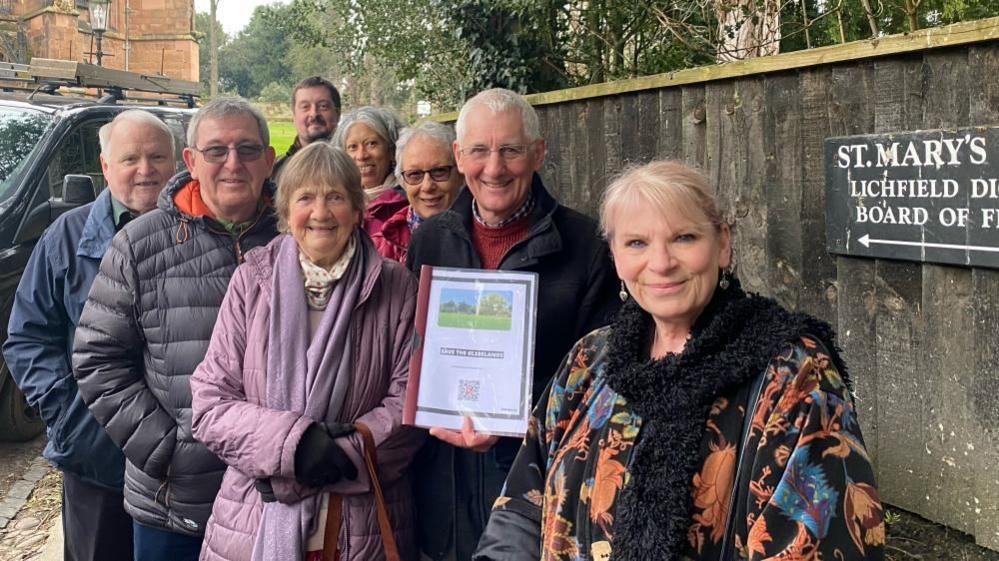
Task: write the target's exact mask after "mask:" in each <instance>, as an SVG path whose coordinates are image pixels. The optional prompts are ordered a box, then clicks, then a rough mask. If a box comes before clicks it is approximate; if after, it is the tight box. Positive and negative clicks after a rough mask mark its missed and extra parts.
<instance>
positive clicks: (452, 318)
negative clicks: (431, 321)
mask: <svg viewBox="0 0 999 561" xmlns="http://www.w3.org/2000/svg"><path fill="white" fill-rule="evenodd" d="M511 323H512V322H511V320H510V318H509V317H503V316H479V315H475V314H461V313H457V312H441V315H440V316H439V317H438V318H437V325H439V326H441V327H457V328H459V329H491V330H494V331H510V325H511Z"/></svg>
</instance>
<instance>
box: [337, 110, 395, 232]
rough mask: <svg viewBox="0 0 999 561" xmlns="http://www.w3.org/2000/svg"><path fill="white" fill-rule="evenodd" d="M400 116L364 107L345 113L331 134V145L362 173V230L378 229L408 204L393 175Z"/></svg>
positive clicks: (389, 111)
mask: <svg viewBox="0 0 999 561" xmlns="http://www.w3.org/2000/svg"><path fill="white" fill-rule="evenodd" d="M402 128H403V122H402V119H400V118H399V116H398V115H396V114H395V112H394V111H392V110H391V109H388V108H385V107H374V106H370V105H367V106H364V107H358V108H356V109H352V110H350V111H348V112H347V113H345V114H344V116H343V117H342V118H341V119H340V124H339V125H337V128H336V133H335V134H334V135H333V141H332V142H333V145H334V146H337V147H339V148H340V149H341V150H343V151H344V152H346V153H347V154H348V155H349V156H350V157H351V159H352V160H354V163H355V164H357V169H358V170H359V171H360V172H361V187H363V188H364V194H365V197H366V198H367V207H366V210H365V212H364V225H363V226H364V231H366V232H367V233H368V235H372V234H374V233H375V232H379V231H381V229H382V225H383V224H384V223H385V221H386V220H388V219H389V218H391V217H392V215H394V214H395V213H396V212H398V211H399V210H400V209H402V208H405V207H406V205H408V204H409V201H408V200H407V199H406V192H405V191H404V190H403V189H402V187H400V186H399V183H398V182H397V181H396V177H395V175H394V174H393V171H394V170H395V167H396V163H395V152H396V149H395V147H396V141H397V140H398V139H399V131H401V130H402Z"/></svg>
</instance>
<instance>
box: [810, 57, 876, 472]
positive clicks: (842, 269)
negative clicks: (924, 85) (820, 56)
mask: <svg viewBox="0 0 999 561" xmlns="http://www.w3.org/2000/svg"><path fill="white" fill-rule="evenodd" d="M872 82H873V67H871V66H870V65H862V66H840V67H833V68H832V69H831V70H830V71H829V75H828V101H829V105H828V109H827V114H828V126H827V128H826V130H827V131H828V134H829V135H830V136H842V135H848V134H857V132H858V131H869V130H871V129H872V128H873V127H874V107H873V106H872V105H870V104H868V103H865V102H864V100H865V99H868V97H869V96H870V95H872V91H873V84H872ZM813 95H814V94H813ZM816 140H817V139H816ZM813 150H816V152H815V156H814V157H815V158H821V157H822V156H821V154H822V153H823V152H822V149H821V148H813ZM813 166H814V164H813ZM824 170H825V164H824V163H823V164H822V166H821V171H818V172H814V171H813V172H812V173H813V174H815V173H818V175H812V176H811V178H810V180H811V181H813V182H819V179H818V177H822V176H823V174H824V173H825V172H824ZM822 183H824V182H822ZM822 191H823V193H824V192H825V186H824V185H823V186H822ZM823 198H824V197H823ZM820 212H821V220H822V227H823V229H822V238H821V239H824V238H825V207H824V206H823V207H822V209H821V211H820ZM811 250H812V251H824V250H825V247H824V246H823V247H822V248H818V247H816V244H814V242H813V245H812V246H811ZM836 270H837V276H836V284H837V286H838V303H839V308H838V311H837V317H838V322H837V323H838V325H839V327H840V329H839V337H840V345H842V347H843V352H844V358H845V359H846V361H847V364H848V365H851V369H852V370H853V373H854V376H853V377H854V380H855V381H854V388H855V391H856V400H857V408H858V410H859V411H858V418H859V419H860V422H861V426H862V427H863V429H864V431H865V436H866V439H865V440H866V443H867V447H868V451H869V453H870V454H871V457H872V458H873V459H874V460H875V468H877V467H878V466H880V456H881V453H880V452H881V440H880V438H879V436H880V435H881V434H882V433H883V431H882V430H881V426H880V419H881V409H882V408H881V396H880V393H879V392H878V377H877V376H875V375H871V373H870V368H871V367H872V366H874V365H875V364H876V362H877V321H876V320H877V306H876V302H877V294H876V293H877V291H876V289H875V282H874V261H871V260H869V259H853V258H849V257H840V258H838V259H836ZM878 475H879V478H880V472H878Z"/></svg>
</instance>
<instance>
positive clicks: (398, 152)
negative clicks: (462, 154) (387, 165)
mask: <svg viewBox="0 0 999 561" xmlns="http://www.w3.org/2000/svg"><path fill="white" fill-rule="evenodd" d="M414 138H426V139H429V140H433V141H435V142H437V143H438V144H440V145H442V146H443V147H444V149H445V152H447V154H448V156H449V158H450V160H451V164H454V151H453V150H451V144H452V143H453V142H454V131H452V130H451V127H449V126H447V125H445V124H442V123H438V122H437V121H423V122H422V123H420V124H418V125H413V126H411V127H406V128H404V129H402V132H401V133H399V140H398V141H396V143H395V177H396V179H398V180H399V183H402V171H403V170H402V153H403V151H405V150H406V145H407V144H409V141H411V140H413V139H414Z"/></svg>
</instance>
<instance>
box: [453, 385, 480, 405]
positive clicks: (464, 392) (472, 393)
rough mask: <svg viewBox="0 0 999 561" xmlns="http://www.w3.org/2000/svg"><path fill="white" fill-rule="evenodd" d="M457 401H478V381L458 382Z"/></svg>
mask: <svg viewBox="0 0 999 561" xmlns="http://www.w3.org/2000/svg"><path fill="white" fill-rule="evenodd" d="M458 401H474V402H478V401H479V381H478V380H458Z"/></svg>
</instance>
